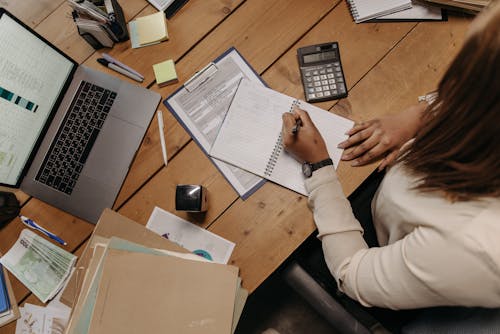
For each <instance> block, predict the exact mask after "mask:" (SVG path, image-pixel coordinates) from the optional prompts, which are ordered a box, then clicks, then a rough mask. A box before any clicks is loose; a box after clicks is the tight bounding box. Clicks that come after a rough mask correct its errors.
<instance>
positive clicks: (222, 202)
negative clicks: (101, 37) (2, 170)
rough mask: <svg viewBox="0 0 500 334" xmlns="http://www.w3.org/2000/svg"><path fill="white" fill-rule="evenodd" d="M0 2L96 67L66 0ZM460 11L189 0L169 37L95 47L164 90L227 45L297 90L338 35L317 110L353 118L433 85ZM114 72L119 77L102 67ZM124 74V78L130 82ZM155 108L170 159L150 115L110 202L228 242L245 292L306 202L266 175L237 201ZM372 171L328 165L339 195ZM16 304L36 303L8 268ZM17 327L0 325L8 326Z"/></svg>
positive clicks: (84, 228)
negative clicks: (191, 191) (307, 52)
mask: <svg viewBox="0 0 500 334" xmlns="http://www.w3.org/2000/svg"><path fill="white" fill-rule="evenodd" d="M120 3H121V5H122V7H123V9H124V11H125V16H126V19H127V20H131V19H133V18H135V17H137V16H143V15H145V14H149V13H152V12H154V11H155V9H154V8H153V7H151V6H150V5H148V3H147V2H146V0H120ZM0 4H1V5H3V6H5V7H6V8H7V9H8V10H9V11H11V12H12V13H14V14H15V15H16V16H18V17H19V18H21V19H22V20H23V21H24V22H25V23H26V24H28V25H30V26H31V27H33V28H34V29H35V30H36V31H37V32H39V33H40V34H42V35H43V36H44V37H46V38H47V39H48V40H50V41H51V42H52V43H54V44H55V45H57V46H58V47H59V48H61V49H62V50H64V51H65V52H66V53H68V54H69V55H70V56H71V57H73V58H74V59H76V60H77V61H79V62H80V63H83V64H85V65H87V66H91V67H94V68H97V69H99V70H101V71H108V70H107V69H105V68H103V67H102V66H100V65H98V64H97V62H96V58H98V57H99V54H100V52H95V51H94V50H93V49H92V48H91V47H90V46H89V45H88V44H87V43H86V42H85V41H84V40H83V39H82V38H80V37H79V36H78V34H77V33H76V28H75V25H74V24H73V22H72V20H71V18H70V15H69V12H70V10H69V6H68V5H67V4H66V3H65V1H64V0H23V1H17V0H1V1H0ZM469 23H470V19H469V18H463V17H456V16H452V17H450V19H449V22H421V23H415V22H406V23H379V24H374V23H365V24H355V23H354V22H353V21H352V19H351V16H350V14H349V12H348V10H347V7H346V4H345V2H344V1H341V0H309V1H303V0H274V1H268V0H246V1H245V0H210V1H208V0H191V1H189V2H188V4H187V5H186V6H185V7H184V8H183V9H182V10H181V11H180V12H179V13H178V14H176V15H175V16H174V17H173V18H172V20H170V21H169V22H168V27H169V33H170V36H171V39H170V40H169V41H167V42H164V43H161V44H159V45H155V46H150V47H147V48H141V49H131V48H130V42H124V43H120V44H117V45H116V46H115V47H114V48H113V49H111V50H105V52H108V53H110V54H111V55H112V56H114V57H116V58H117V59H119V60H121V61H123V62H124V63H126V64H128V65H130V66H131V67H133V68H135V69H136V70H138V71H139V72H141V73H142V74H144V75H145V77H146V80H145V81H144V83H143V84H142V85H143V86H144V87H148V88H149V89H152V90H154V91H157V92H159V93H160V94H161V95H162V97H163V98H166V97H167V96H168V95H169V94H171V93H172V92H173V91H174V90H175V89H177V88H178V87H179V85H180V84H182V83H183V82H185V80H186V79H188V78H189V77H190V76H192V75H193V73H194V72H195V71H197V70H199V69H200V68H202V67H203V66H205V65H206V64H207V63H208V62H209V61H211V60H212V59H214V58H215V57H216V56H218V55H219V54H221V53H222V52H223V51H225V50H227V49H228V48H229V47H231V46H235V47H236V48H237V49H238V50H239V51H240V53H241V54H242V55H243V56H244V57H245V58H246V59H247V60H248V62H249V63H250V64H251V65H252V66H253V67H254V68H255V70H256V71H257V72H258V73H259V74H260V75H261V76H262V77H263V79H264V80H265V81H266V82H267V83H268V84H269V86H270V87H272V88H274V89H276V90H278V91H281V92H283V93H285V94H288V95H292V96H295V97H298V98H303V92H302V87H301V83H300V76H299V71H298V65H297V59H296V49H297V48H298V47H300V46H304V45H308V44H315V43H321V42H328V41H338V42H339V43H340V50H341V55H342V61H343V67H344V72H345V76H346V81H347V84H348V89H349V97H348V98H346V99H343V100H340V101H330V102H323V103H320V104H319V106H320V107H322V108H324V109H327V110H331V111H332V112H335V113H338V114H340V115H343V116H346V117H349V118H351V119H354V120H356V121H360V120H367V119H371V118H373V117H376V116H380V115H383V114H388V113H392V112H396V111H399V110H401V109H403V108H406V107H407V106H409V105H411V104H413V103H415V102H416V97H417V96H418V95H421V94H424V93H426V92H429V91H431V90H433V89H435V87H436V85H437V83H438V80H439V78H440V76H441V75H442V73H443V72H444V70H445V69H446V67H447V65H448V63H449V61H450V60H451V59H452V58H453V56H454V55H455V54H456V52H457V51H458V50H459V48H460V46H461V44H462V42H463V40H464V36H465V33H466V30H467V27H468V25H469ZM166 59H174V60H175V62H176V68H177V73H178V75H179V82H180V83H179V84H176V85H172V86H167V87H164V88H162V89H160V88H158V87H157V85H156V84H155V83H154V75H153V70H152V64H155V63H158V62H160V61H163V60H166ZM108 72H109V73H110V74H111V75H116V76H119V77H120V78H121V79H123V80H128V78H126V77H123V76H120V75H119V74H117V73H115V72H112V71H108ZM131 82H132V81H131ZM159 108H161V109H162V110H164V113H163V115H164V119H165V133H166V139H167V149H168V152H169V159H170V161H169V165H168V167H164V165H163V161H162V156H161V148H160V144H159V135H158V126H157V123H156V122H155V121H153V122H152V123H151V126H150V128H149V130H148V132H147V134H146V137H145V138H144V141H143V143H142V146H141V148H140V150H139V152H138V154H137V157H136V159H135V161H134V163H133V165H132V167H131V170H130V172H129V175H128V177H127V179H126V181H125V183H124V185H123V188H122V190H121V192H120V194H119V196H118V198H117V201H116V204H115V206H114V209H115V210H117V211H118V212H120V213H121V214H123V215H125V216H128V217H129V218H131V219H134V220H136V221H138V222H139V223H142V224H145V223H146V221H147V220H148V218H149V216H150V214H151V212H152V209H153V207H154V206H160V207H162V208H164V209H166V210H169V211H171V212H173V213H175V214H177V215H179V216H181V217H183V218H186V219H188V220H190V221H192V222H194V223H196V224H198V225H200V226H203V227H205V228H207V229H209V230H211V231H212V232H214V233H217V234H219V235H221V236H222V237H224V238H227V239H229V240H231V241H233V242H235V243H236V248H235V250H234V253H233V255H232V258H231V260H230V263H231V264H234V265H236V266H238V267H240V269H241V275H242V278H243V285H244V287H245V288H247V289H248V290H249V291H250V292H252V291H254V290H255V289H256V288H257V287H258V286H259V285H260V284H261V283H262V282H263V281H264V280H265V279H266V278H267V277H268V276H269V275H270V274H271V273H272V272H273V271H274V270H275V269H276V268H277V267H278V266H279V265H280V264H281V263H282V262H283V261H284V260H285V259H286V258H287V257H288V256H289V255H290V254H291V253H292V252H293V251H294V250H295V249H296V248H297V247H298V246H299V245H300V244H301V243H302V242H303V241H304V240H305V239H306V238H307V237H308V236H309V235H310V234H311V233H312V232H313V231H314V228H315V227H314V223H313V221H312V215H311V213H310V212H309V209H308V208H307V203H306V202H307V199H306V198H305V197H303V196H299V195H297V194H296V193H293V192H291V191H288V190H286V189H284V188H281V187H279V186H277V185H275V184H272V183H266V184H265V185H264V186H263V187H262V188H261V189H260V190H258V191H257V192H256V193H255V194H254V195H252V196H251V197H250V198H249V199H248V200H246V201H242V200H241V199H240V198H239V197H238V196H237V194H236V192H235V191H234V190H233V189H232V188H231V186H230V185H229V184H228V183H227V181H226V180H225V179H224V178H223V177H222V175H221V174H220V173H219V172H218V171H217V170H216V168H215V167H214V166H213V165H212V164H211V163H210V161H209V160H208V158H207V157H206V156H205V155H204V154H203V153H202V151H201V150H200V149H199V147H198V146H197V145H196V144H195V143H194V142H193V141H192V140H191V138H190V137H189V135H188V134H187V133H186V132H185V131H184V129H183V128H182V127H181V126H180V125H179V124H178V123H177V121H176V120H175V119H174V118H173V117H172V115H171V114H170V113H169V112H166V111H165V108H164V107H163V105H160V107H159ZM374 168H375V165H370V166H366V167H361V168H352V167H350V166H349V165H348V164H345V163H341V164H340V166H339V168H338V173H339V175H340V178H341V181H342V185H343V188H344V192H345V193H346V195H348V194H350V193H351V192H352V191H353V190H354V189H355V188H356V187H357V186H358V185H359V184H360V183H361V182H362V181H363V180H364V179H365V178H366V177H367V176H368V175H369V174H370V172H371V171H372V170H373V169H374ZM180 183H197V184H203V185H204V186H206V187H207V188H208V191H209V202H210V203H209V205H210V210H209V211H208V213H207V214H206V215H205V216H203V217H202V218H199V219H197V218H196V217H195V218H193V217H192V216H188V215H186V214H184V213H182V212H176V211H175V210H174V189H175V185H176V184H180ZM17 195H18V198H19V199H20V200H21V201H22V203H23V208H22V213H23V214H24V215H26V216H28V217H32V218H33V219H35V220H36V221H39V222H40V223H41V224H43V225H44V226H46V227H47V228H48V229H49V230H51V231H53V232H55V233H57V234H58V235H60V236H61V237H62V238H63V239H64V240H66V241H67V242H68V246H66V249H67V250H69V251H71V252H74V253H76V254H77V255H78V254H80V253H81V251H82V249H83V247H84V246H85V243H86V240H87V239H88V237H89V236H90V234H91V233H92V229H93V225H91V224H89V223H87V222H85V221H82V220H80V219H78V218H75V217H73V216H71V215H69V214H67V213H65V212H62V211H60V210H58V209H56V208H54V207H51V206H49V205H47V204H45V203H43V202H41V201H39V200H37V199H35V198H30V197H29V196H27V195H26V194H23V193H22V192H19V191H18V192H17ZM22 229H23V226H22V224H20V223H19V222H17V221H14V222H11V223H10V224H8V225H7V226H6V227H4V228H3V229H2V230H0V240H1V243H0V251H1V252H6V251H7V250H8V249H9V248H10V247H11V246H12V244H13V243H14V242H15V240H17V238H18V236H19V233H20V231H21V230H22ZM10 279H11V281H12V283H13V286H14V290H15V294H16V297H17V300H18V301H19V303H23V302H24V301H29V302H30V303H37V300H36V298H35V297H34V296H32V295H30V292H29V291H28V290H27V289H26V288H25V287H24V286H23V285H22V284H21V283H20V282H18V281H17V280H16V279H15V278H14V277H13V276H12V275H10ZM14 328H15V324H11V325H10V326H6V327H4V328H1V329H0V333H13V332H14Z"/></svg>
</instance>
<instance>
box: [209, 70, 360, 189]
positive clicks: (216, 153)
mask: <svg viewBox="0 0 500 334" xmlns="http://www.w3.org/2000/svg"><path fill="white" fill-rule="evenodd" d="M294 106H298V107H299V108H301V109H303V110H306V111H307V112H308V113H309V115H310V117H311V119H312V120H313V122H314V124H315V125H316V127H317V128H318V130H319V131H320V133H321V135H322V136H323V138H324V140H325V142H326V144H327V149H328V153H329V154H330V157H331V159H332V160H333V162H334V165H335V166H338V163H339V161H340V157H341V155H342V150H341V149H339V148H337V145H338V144H339V143H340V142H341V141H343V140H345V139H347V135H346V134H345V133H346V132H347V131H348V130H349V129H350V128H351V127H352V126H353V124H354V122H353V121H351V120H349V119H346V118H344V117H340V116H337V115H335V114H333V113H330V112H328V111H325V110H323V109H320V108H318V107H315V106H313V105H311V104H309V103H306V102H304V101H299V100H297V99H294V98H293V97H290V96H287V95H284V94H281V93H278V92H276V91H274V90H272V89H269V88H266V87H262V86H259V85H255V84H253V83H251V82H250V81H248V80H245V79H242V80H241V82H240V85H239V87H238V90H237V91H236V94H235V96H234V98H233V101H232V102H231V106H230V107H229V110H228V112H227V115H226V118H225V119H224V122H223V123H222V126H221V128H220V130H219V134H218V135H217V138H216V139H215V142H214V144H213V146H212V149H211V151H210V155H211V156H213V157H215V158H218V159H221V160H223V161H226V162H227V163H230V164H233V165H235V166H237V167H240V168H243V169H245V170H247V171H249V172H251V173H254V174H256V175H259V176H261V177H264V178H266V179H268V180H270V181H273V182H275V183H278V184H280V185H282V186H284V187H286V188H288V189H291V190H293V191H296V192H298V193H300V194H302V195H305V196H307V191H306V189H305V186H304V176H303V174H302V166H301V164H300V163H299V162H298V161H297V160H295V159H294V158H293V157H292V156H291V155H290V154H288V153H287V152H285V151H284V149H283V144H282V140H281V129H282V114H283V113H285V112H290V111H292V110H293V108H294Z"/></svg>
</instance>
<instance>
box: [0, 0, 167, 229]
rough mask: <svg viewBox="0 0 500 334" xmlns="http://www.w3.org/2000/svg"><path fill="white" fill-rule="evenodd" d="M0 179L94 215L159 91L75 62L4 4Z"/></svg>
mask: <svg viewBox="0 0 500 334" xmlns="http://www.w3.org/2000/svg"><path fill="white" fill-rule="evenodd" d="M0 45H2V48H1V49H0V72H1V73H2V75H1V76H0V119H1V120H2V121H1V122H0V184H1V185H6V186H11V187H20V188H21V189H22V190H23V191H25V192H26V193H28V194H30V195H32V196H35V197H37V198H39V199H41V200H43V201H45V202H47V203H49V204H51V205H54V206H55V207H58V208H60V209H63V210H65V211H68V212H70V213H71V214H73V215H75V216H78V217H80V218H83V219H85V220H87V221H89V222H92V223H95V222H97V219H98V217H99V215H100V214H101V212H102V210H103V209H104V208H106V207H111V206H112V205H113V203H114V201H115V198H116V196H117V194H118V191H119V190H120V188H121V185H122V182H123V180H124V179H125V177H126V175H127V172H128V169H129V166H130V164H131V163H132V160H133V158H134V156H135V153H136V151H137V149H138V148H139V145H140V143H141V141H142V138H143V137H144V134H145V133H146V130H147V128H148V126H149V123H150V122H151V119H152V118H153V115H154V112H155V111H156V107H157V106H158V103H159V102H160V95H159V94H157V93H154V92H152V91H149V90H147V89H145V88H143V87H140V86H137V85H132V84H129V83H127V82H125V81H122V80H120V79H118V78H116V77H113V76H110V75H107V74H105V73H102V72H99V71H96V70H93V69H91V68H88V67H85V66H82V65H78V64H77V63H76V62H75V61H74V60H72V59H71V58H70V57H69V56H67V55H65V54H64V53H63V52H62V51H61V50H59V49H57V48H56V47H55V46H53V45H52V44H50V43H49V42H48V41H46V40H45V39H44V38H43V37H41V36H40V35H38V34H37V33H36V32H34V31H33V30H32V29H31V28H29V27H28V26H26V25H24V24H22V23H21V22H20V21H19V20H17V19H16V18H15V17H14V16H12V15H11V14H9V13H8V12H7V11H6V10H5V9H3V8H0Z"/></svg>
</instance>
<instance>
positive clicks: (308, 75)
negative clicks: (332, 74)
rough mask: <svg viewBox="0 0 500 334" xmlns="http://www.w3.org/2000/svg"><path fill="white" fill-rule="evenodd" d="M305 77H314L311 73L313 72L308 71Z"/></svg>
mask: <svg viewBox="0 0 500 334" xmlns="http://www.w3.org/2000/svg"><path fill="white" fill-rule="evenodd" d="M304 75H305V76H306V77H310V76H311V75H312V73H311V71H306V72H304Z"/></svg>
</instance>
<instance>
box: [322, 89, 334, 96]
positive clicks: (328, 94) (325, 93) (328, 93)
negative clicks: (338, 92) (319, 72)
mask: <svg viewBox="0 0 500 334" xmlns="http://www.w3.org/2000/svg"><path fill="white" fill-rule="evenodd" d="M323 95H325V96H330V95H332V93H330V91H329V90H327V91H325V92H323Z"/></svg>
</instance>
